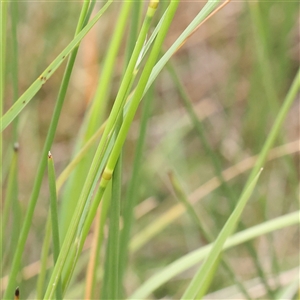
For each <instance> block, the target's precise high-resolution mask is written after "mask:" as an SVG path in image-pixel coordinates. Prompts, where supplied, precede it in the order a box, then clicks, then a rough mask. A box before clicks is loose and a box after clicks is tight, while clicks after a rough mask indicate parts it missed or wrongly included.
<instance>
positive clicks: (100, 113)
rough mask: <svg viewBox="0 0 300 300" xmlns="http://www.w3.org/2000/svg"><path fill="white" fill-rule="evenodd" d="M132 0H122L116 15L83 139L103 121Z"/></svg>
mask: <svg viewBox="0 0 300 300" xmlns="http://www.w3.org/2000/svg"><path fill="white" fill-rule="evenodd" d="M132 3H133V2H132V1H124V2H123V4H122V9H121V12H120V15H119V17H118V21H117V24H116V28H115V31H114V33H113V37H112V40H111V43H110V45H109V48H108V49H107V56H106V59H105V60H104V65H103V68H102V72H101V74H102V75H101V80H100V81H99V85H98V87H97V90H96V94H95V97H94V98H95V99H94V101H93V104H92V105H91V108H90V110H89V113H88V120H89V124H88V128H87V132H86V135H85V139H88V138H89V137H90V136H91V135H92V134H93V133H94V132H95V130H96V128H98V127H99V125H100V124H101V123H102V122H103V119H104V114H105V112H106V106H107V104H108V103H107V102H108V101H107V100H108V96H109V92H110V87H111V81H112V75H113V71H114V68H113V66H114V65H115V61H116V58H117V54H118V52H119V50H120V44H121V42H122V39H123V36H124V31H125V29H126V23H127V22H128V14H129V12H130V9H131V6H132Z"/></svg>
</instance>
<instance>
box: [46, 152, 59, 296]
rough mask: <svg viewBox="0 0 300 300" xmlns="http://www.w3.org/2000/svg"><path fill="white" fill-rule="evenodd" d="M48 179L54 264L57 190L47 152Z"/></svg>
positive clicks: (51, 161) (57, 245)
mask: <svg viewBox="0 0 300 300" xmlns="http://www.w3.org/2000/svg"><path fill="white" fill-rule="evenodd" d="M48 180H49V191H50V212H51V225H52V238H53V261H54V265H55V264H56V262H57V258H58V255H59V251H60V245H59V230H58V216H57V191H56V176H55V169H54V163H53V157H52V154H51V153H50V151H49V153H48ZM56 297H57V299H62V286H61V280H58V283H57V288H56Z"/></svg>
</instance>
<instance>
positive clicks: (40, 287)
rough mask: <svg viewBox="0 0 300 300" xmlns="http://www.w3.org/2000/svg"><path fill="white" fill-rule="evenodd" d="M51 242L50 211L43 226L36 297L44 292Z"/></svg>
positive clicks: (41, 295) (40, 297)
mask: <svg viewBox="0 0 300 300" xmlns="http://www.w3.org/2000/svg"><path fill="white" fill-rule="evenodd" d="M50 244H51V217H50V213H49V214H48V217H47V223H46V228H45V237H44V241H43V247H42V251H41V267H40V272H39V276H38V280H37V285H36V298H37V299H42V298H43V295H44V292H45V281H46V274H47V267H48V253H49V248H50Z"/></svg>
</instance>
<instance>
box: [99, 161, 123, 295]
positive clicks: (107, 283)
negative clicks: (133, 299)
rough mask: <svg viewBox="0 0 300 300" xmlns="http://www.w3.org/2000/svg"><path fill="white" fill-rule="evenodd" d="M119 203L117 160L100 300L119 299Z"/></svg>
mask: <svg viewBox="0 0 300 300" xmlns="http://www.w3.org/2000/svg"><path fill="white" fill-rule="evenodd" d="M120 201H121V161H120V160H118V163H117V165H116V169H115V172H114V174H113V179H112V198H111V204H110V217H109V236H108V241H107V250H106V257H105V260H106V262H105V268H104V278H103V284H102V290H103V294H102V299H115V300H116V299H119V293H120V281H119V280H120V279H119V250H120V249H119V228H120V225H119V222H120V221H119V219H120Z"/></svg>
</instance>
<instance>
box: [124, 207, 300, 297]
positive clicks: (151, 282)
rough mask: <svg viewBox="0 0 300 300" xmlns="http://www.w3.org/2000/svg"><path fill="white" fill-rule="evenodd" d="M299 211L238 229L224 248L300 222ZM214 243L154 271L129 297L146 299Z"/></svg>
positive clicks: (203, 255) (199, 260)
mask: <svg viewBox="0 0 300 300" xmlns="http://www.w3.org/2000/svg"><path fill="white" fill-rule="evenodd" d="M299 216H300V211H296V212H293V213H290V214H287V215H284V216H281V217H278V218H275V219H273V220H270V221H266V222H264V223H261V224H259V225H255V226H253V227H251V228H248V229H245V230H243V231H240V232H238V233H236V234H234V235H233V236H231V237H229V238H228V240H227V241H226V243H225V244H224V250H225V249H229V248H232V247H234V246H237V245H240V244H242V243H244V242H246V241H249V240H251V239H254V238H256V237H259V236H262V235H264V234H267V233H269V232H272V231H276V230H280V229H283V228H286V227H289V226H292V225H297V224H300V218H299ZM213 246H214V245H213V244H210V245H207V246H204V247H201V248H200V249H197V250H194V251H192V252H191V253H188V254H187V255H185V256H182V257H181V258H179V259H178V260H176V261H174V262H173V263H171V264H170V265H169V266H167V267H165V268H164V269H163V270H162V271H160V272H158V273H156V274H155V275H153V276H152V277H151V278H149V279H148V280H147V281H146V282H145V283H143V284H142V285H141V286H140V287H139V288H138V289H137V290H136V291H135V292H134V293H133V294H132V295H131V296H130V297H129V299H132V300H133V299H146V298H148V297H149V295H150V294H151V293H152V292H153V291H155V290H156V289H157V288H159V287H160V286H162V285H163V284H164V283H166V282H167V281H168V280H170V279H172V278H174V277H175V276H176V275H178V274H180V273H182V272H184V271H186V270H188V269H189V268H191V267H193V266H195V265H196V264H198V263H200V262H201V261H202V260H203V259H205V257H207V255H209V253H211V251H212V247H213Z"/></svg>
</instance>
